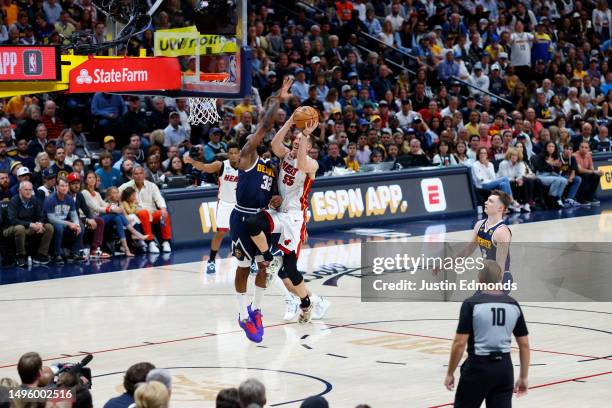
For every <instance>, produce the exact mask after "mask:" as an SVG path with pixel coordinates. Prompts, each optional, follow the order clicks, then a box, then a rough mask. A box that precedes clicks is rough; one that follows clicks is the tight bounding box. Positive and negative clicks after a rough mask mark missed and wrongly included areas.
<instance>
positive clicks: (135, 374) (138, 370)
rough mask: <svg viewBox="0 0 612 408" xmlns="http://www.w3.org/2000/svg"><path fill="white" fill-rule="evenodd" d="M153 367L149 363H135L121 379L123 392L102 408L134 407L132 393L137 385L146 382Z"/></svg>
mask: <svg viewBox="0 0 612 408" xmlns="http://www.w3.org/2000/svg"><path fill="white" fill-rule="evenodd" d="M154 368H155V366H154V365H153V364H151V363H137V364H134V365H133V366H131V367H130V368H128V370H127V371H126V373H125V376H124V377H123V388H125V392H124V393H123V394H121V395H119V396H118V397H115V398H111V399H109V400H108V401H107V402H106V404H104V408H128V407H129V406H133V405H134V392H135V391H136V386H137V385H138V384H139V383H144V382H146V380H147V374H149V371H151V370H153V369H154Z"/></svg>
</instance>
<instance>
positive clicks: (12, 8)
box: [2, 0, 19, 27]
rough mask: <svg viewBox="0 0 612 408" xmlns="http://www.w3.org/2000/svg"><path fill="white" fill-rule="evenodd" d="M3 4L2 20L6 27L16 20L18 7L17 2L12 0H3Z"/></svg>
mask: <svg viewBox="0 0 612 408" xmlns="http://www.w3.org/2000/svg"><path fill="white" fill-rule="evenodd" d="M3 3H4V5H3V6H2V11H3V12H4V16H5V18H4V22H5V23H6V26H7V27H10V26H12V25H13V24H14V23H15V22H16V21H17V16H18V15H19V7H17V3H16V2H14V1H12V0H4V2H3Z"/></svg>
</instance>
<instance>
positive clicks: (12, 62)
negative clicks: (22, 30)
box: [0, 46, 61, 81]
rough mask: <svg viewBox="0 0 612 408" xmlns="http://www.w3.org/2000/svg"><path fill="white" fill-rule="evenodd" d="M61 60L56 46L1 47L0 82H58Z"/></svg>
mask: <svg viewBox="0 0 612 408" xmlns="http://www.w3.org/2000/svg"><path fill="white" fill-rule="evenodd" d="M59 58H60V55H59V51H58V49H57V47H54V46H38V47H36V46H9V47H3V46H0V81H58V80H59V79H60V72H61V67H60V60H59Z"/></svg>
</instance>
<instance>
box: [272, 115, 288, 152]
mask: <svg viewBox="0 0 612 408" xmlns="http://www.w3.org/2000/svg"><path fill="white" fill-rule="evenodd" d="M293 123H294V122H293V115H291V117H290V118H289V119H288V120H287V121H286V122H285V124H284V125H283V127H282V128H280V129H279V130H278V132H276V134H275V135H274V138H272V141H271V142H270V147H271V148H272V153H274V155H275V156H276V157H278V158H279V159H282V158H283V157H285V156H286V155H287V153H289V152H290V151H291V150H289V149H288V148H287V146H285V145H284V144H283V140H284V139H285V136H286V135H287V132H289V130H290V129H291V126H293Z"/></svg>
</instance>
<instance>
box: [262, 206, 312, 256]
mask: <svg viewBox="0 0 612 408" xmlns="http://www.w3.org/2000/svg"><path fill="white" fill-rule="evenodd" d="M264 211H265V213H266V214H267V215H268V216H269V218H268V220H269V221H270V224H271V227H272V231H271V233H273V234H274V233H280V238H279V239H278V243H277V245H276V246H277V247H278V249H280V250H281V251H282V252H284V253H286V254H288V253H289V252H295V253H296V255H299V253H300V246H301V245H302V243H303V242H304V240H305V239H306V222H304V213H303V212H301V211H290V212H279V211H276V210H264Z"/></svg>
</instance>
